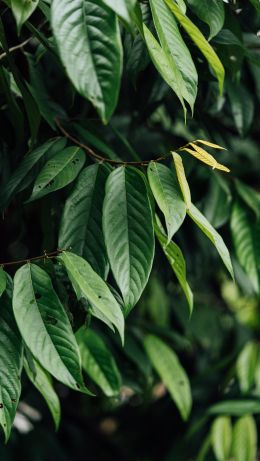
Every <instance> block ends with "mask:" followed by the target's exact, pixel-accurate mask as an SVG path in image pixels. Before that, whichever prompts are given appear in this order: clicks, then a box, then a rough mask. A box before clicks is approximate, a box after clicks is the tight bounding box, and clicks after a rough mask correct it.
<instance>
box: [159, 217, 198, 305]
mask: <svg viewBox="0 0 260 461" xmlns="http://www.w3.org/2000/svg"><path fill="white" fill-rule="evenodd" d="M155 233H156V236H157V238H158V240H159V242H160V244H161V247H162V249H163V251H164V253H165V256H166V257H167V259H168V261H169V263H170V265H171V268H172V270H173V272H174V273H175V275H176V277H177V279H178V281H179V284H180V285H181V287H182V289H183V292H184V294H185V296H186V299H187V301H188V305H189V310H190V314H192V310H193V294H192V291H191V289H190V286H189V284H188V282H187V279H186V262H185V259H184V256H183V254H182V251H181V249H180V248H179V247H178V245H176V243H174V242H170V243H168V241H167V237H166V235H165V234H164V232H163V230H162V228H161V226H160V225H159V224H155Z"/></svg>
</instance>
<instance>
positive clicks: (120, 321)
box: [59, 251, 124, 342]
mask: <svg viewBox="0 0 260 461" xmlns="http://www.w3.org/2000/svg"><path fill="white" fill-rule="evenodd" d="M59 260H60V261H62V262H63V264H64V266H65V268H66V270H67V272H68V276H69V278H70V281H71V283H72V285H73V287H74V289H75V292H76V294H77V297H78V298H81V297H84V298H86V299H87V300H88V301H89V303H90V304H91V306H92V314H93V315H94V316H96V317H98V318H100V315H99V313H100V312H101V314H102V315H103V316H104V317H105V318H107V320H108V321H109V322H111V323H112V325H114V326H115V327H116V328H117V330H118V332H119V334H120V337H121V339H122V342H124V316H123V313H122V311H121V307H120V305H119V304H118V302H117V300H116V299H115V298H114V296H113V295H112V293H111V291H110V290H109V288H108V286H107V285H106V283H105V282H104V280H102V278H101V277H100V276H99V275H98V274H97V273H96V272H95V271H94V270H93V269H92V267H91V266H90V264H89V263H88V262H87V261H85V260H84V259H83V258H81V257H80V256H77V255H75V254H73V253H70V252H68V251H64V252H63V253H62V255H61V256H59Z"/></svg>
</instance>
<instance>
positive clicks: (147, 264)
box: [103, 167, 154, 314]
mask: <svg viewBox="0 0 260 461" xmlns="http://www.w3.org/2000/svg"><path fill="white" fill-rule="evenodd" d="M103 232H104V236H105V244H106V249H107V254H108V259H109V262H110V266H111V269H112V271H113V274H114V277H115V280H116V282H117V284H118V286H119V288H120V290H121V293H122V295H123V300H124V304H125V312H126V314H128V312H129V311H130V310H131V309H132V308H133V307H134V305H135V304H136V303H137V301H138V299H139V298H140V296H141V294H142V292H143V290H144V288H145V286H146V283H147V281H148V278H149V275H150V272H151V268H152V263H153V257H154V230H153V217H152V211H151V206H150V201H149V197H148V194H147V189H146V184H145V181H144V179H143V175H142V173H140V171H139V170H137V169H135V168H132V167H130V168H125V167H120V168H117V169H116V170H114V171H113V172H112V173H110V175H109V177H108V180H107V183H106V196H105V201H104V207H103Z"/></svg>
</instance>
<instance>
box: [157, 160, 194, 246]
mask: <svg viewBox="0 0 260 461" xmlns="http://www.w3.org/2000/svg"><path fill="white" fill-rule="evenodd" d="M148 179H149V184H150V187H151V189H152V192H153V195H154V198H155V200H156V202H157V204H158V206H159V208H160V209H161V210H162V212H163V214H164V217H165V223H166V227H167V232H168V242H169V241H170V240H171V239H172V237H173V235H174V234H175V233H176V232H177V230H178V229H179V228H180V226H181V225H182V223H183V221H184V218H185V216H186V205H185V202H184V201H183V199H182V197H181V195H180V191H179V186H178V183H177V181H176V178H175V176H174V174H173V172H172V171H171V170H170V169H169V168H167V167H166V166H165V165H161V164H160V163H156V162H150V164H149V167H148Z"/></svg>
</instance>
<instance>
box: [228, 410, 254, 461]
mask: <svg viewBox="0 0 260 461" xmlns="http://www.w3.org/2000/svg"><path fill="white" fill-rule="evenodd" d="M256 452H257V427H256V423H255V420H254V418H253V417H252V416H250V415H247V416H243V417H242V418H240V419H239V420H238V421H237V422H236V424H235V425H234V431H233V442H232V457H233V458H234V459H235V460H236V461H255V460H256Z"/></svg>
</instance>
